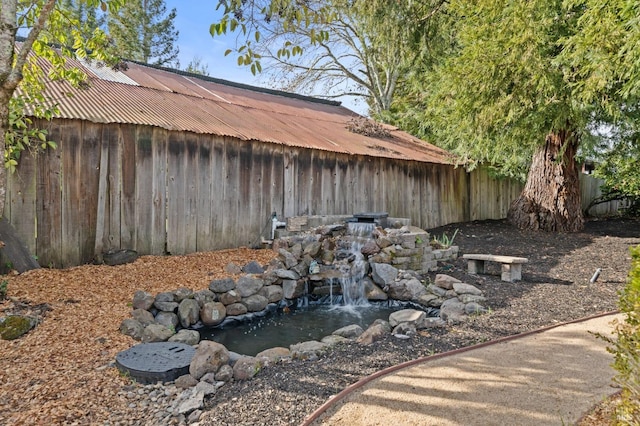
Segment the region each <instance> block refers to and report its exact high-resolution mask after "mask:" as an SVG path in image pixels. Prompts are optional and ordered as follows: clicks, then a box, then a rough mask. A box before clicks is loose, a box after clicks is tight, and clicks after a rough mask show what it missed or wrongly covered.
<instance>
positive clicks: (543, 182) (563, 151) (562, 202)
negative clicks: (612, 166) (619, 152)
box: [507, 130, 584, 232]
mask: <svg viewBox="0 0 640 426" xmlns="http://www.w3.org/2000/svg"><path fill="white" fill-rule="evenodd" d="M577 149H578V140H577V137H576V135H575V134H574V133H573V132H572V131H569V130H562V131H559V132H555V133H550V134H549V135H547V138H546V140H545V144H544V145H543V146H542V147H540V148H539V149H538V151H537V152H536V153H535V155H534V156H533V162H532V164H531V169H530V170H529V175H528V177H527V183H526V185H525V187H524V189H523V191H522V194H520V196H519V197H518V198H517V199H516V200H515V201H514V202H513V203H512V204H511V207H510V208H509V212H508V215H507V217H508V219H509V221H510V222H511V223H512V224H514V225H515V226H517V227H518V228H520V229H528V230H542V231H551V232H557V231H560V232H576V231H579V230H581V229H583V228H584V217H583V214H582V208H581V202H580V180H579V175H578V173H579V171H578V166H577V164H576V162H575V160H574V159H575V154H576V151H577Z"/></svg>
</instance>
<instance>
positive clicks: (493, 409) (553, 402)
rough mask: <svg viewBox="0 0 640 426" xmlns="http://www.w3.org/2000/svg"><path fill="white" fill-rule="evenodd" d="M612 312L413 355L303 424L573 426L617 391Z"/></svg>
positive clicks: (365, 381)
mask: <svg viewBox="0 0 640 426" xmlns="http://www.w3.org/2000/svg"><path fill="white" fill-rule="evenodd" d="M614 319H618V320H619V321H622V320H623V316H622V315H620V314H617V315H615V314H608V315H603V316H598V317H593V318H589V319H586V320H581V321H578V322H573V323H569V324H563V325H560V326H556V327H552V328H547V329H544V330H539V331H536V332H532V333H527V334H526V335H520V336H517V337H511V338H506V339H503V340H500V341H498V342H492V343H489V344H482V345H478V346H474V347H472V348H466V349H462V350H459V351H454V352H448V353H446V354H439V355H436V356H433V357H428V358H424V359H422V360H416V361H411V362H408V363H405V364H401V365H399V366H395V367H391V368H389V369H387V370H384V371H381V372H379V373H376V374H374V375H373V376H370V377H367V378H365V379H363V380H361V381H360V382H358V383H355V384H354V385H352V386H350V387H349V388H347V389H345V390H344V391H343V392H341V393H340V394H338V395H337V396H336V397H334V398H333V399H331V400H329V401H327V403H326V404H324V405H323V406H322V407H320V409H318V411H316V412H315V413H313V414H312V415H311V416H310V417H309V418H308V419H307V421H306V422H305V423H304V424H305V425H321V424H322V425H349V426H354V425H367V426H369V425H385V426H386V425H396V426H399V425H438V426H445V425H465V426H468V425H483V426H486V425H519V426H524V425H535V426H541V425H571V424H574V423H575V422H576V421H578V420H579V419H580V418H581V417H582V416H583V415H584V414H585V413H586V412H587V411H589V410H590V409H591V408H592V407H593V406H594V405H595V404H597V403H598V402H599V401H601V400H602V399H603V398H604V397H606V396H608V395H611V394H613V393H615V392H616V391H617V390H618V389H617V388H616V387H614V386H613V382H612V378H613V376H614V375H615V370H613V369H612V368H611V366H610V364H611V363H612V362H613V355H611V354H609V353H608V352H607V351H606V347H607V344H606V342H604V341H603V340H602V339H599V338H596V336H595V335H594V334H593V333H600V334H603V335H605V336H608V337H612V336H613V335H612V331H613V325H612V321H613V320H614Z"/></svg>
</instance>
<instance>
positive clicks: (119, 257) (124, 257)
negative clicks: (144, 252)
mask: <svg viewBox="0 0 640 426" xmlns="http://www.w3.org/2000/svg"><path fill="white" fill-rule="evenodd" d="M137 258H138V252H137V251H135V250H131V249H122V250H109V251H107V252H105V253H102V261H103V262H104V264H105V265H109V266H116V265H124V264H125V263H131V262H135V260H136V259H137Z"/></svg>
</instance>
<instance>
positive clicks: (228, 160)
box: [220, 140, 240, 248]
mask: <svg viewBox="0 0 640 426" xmlns="http://www.w3.org/2000/svg"><path fill="white" fill-rule="evenodd" d="M225 154H226V155H225V159H224V160H225V166H224V170H225V171H226V174H225V176H224V179H225V181H224V209H225V215H224V217H223V225H222V229H223V234H222V235H221V238H220V240H221V245H222V247H223V248H228V247H238V246H239V244H237V242H236V236H235V232H237V229H238V220H239V218H238V215H239V214H240V210H239V209H240V188H239V186H240V152H239V147H238V143H237V142H235V141H232V140H226V141H225Z"/></svg>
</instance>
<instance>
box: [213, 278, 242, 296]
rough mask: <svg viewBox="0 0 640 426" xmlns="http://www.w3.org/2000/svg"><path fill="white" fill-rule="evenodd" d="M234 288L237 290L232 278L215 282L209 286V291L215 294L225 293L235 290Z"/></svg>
mask: <svg viewBox="0 0 640 426" xmlns="http://www.w3.org/2000/svg"><path fill="white" fill-rule="evenodd" d="M234 288H236V283H235V281H233V280H232V279H231V278H224V279H221V280H213V281H211V283H210V284H209V290H211V291H213V292H214V293H225V292H227V291H229V290H233V289H234Z"/></svg>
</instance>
